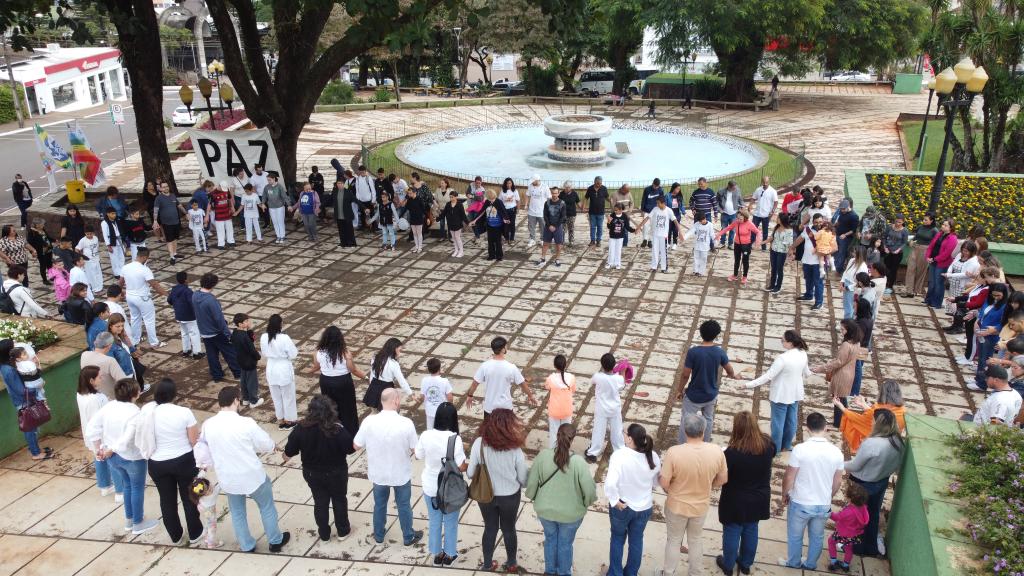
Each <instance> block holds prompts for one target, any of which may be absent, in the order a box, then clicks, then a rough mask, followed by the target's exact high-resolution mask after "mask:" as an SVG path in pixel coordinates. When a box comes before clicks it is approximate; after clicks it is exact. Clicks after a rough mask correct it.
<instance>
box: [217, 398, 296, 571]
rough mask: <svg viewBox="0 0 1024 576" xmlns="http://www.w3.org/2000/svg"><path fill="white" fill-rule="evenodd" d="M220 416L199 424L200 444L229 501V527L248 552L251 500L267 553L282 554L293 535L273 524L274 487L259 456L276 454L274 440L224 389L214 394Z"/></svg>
mask: <svg viewBox="0 0 1024 576" xmlns="http://www.w3.org/2000/svg"><path fill="white" fill-rule="evenodd" d="M217 404H218V405H219V406H220V412H218V413H217V414H215V415H214V416H212V417H211V418H209V419H208V420H207V421H206V422H204V423H203V431H202V433H201V434H200V437H199V441H200V442H205V443H206V444H207V445H208V446H209V447H210V457H211V458H212V459H213V466H214V469H215V470H216V471H217V479H218V480H219V481H220V489H221V492H223V493H224V494H226V495H227V497H228V507H229V508H230V509H231V525H232V526H233V527H234V529H235V538H237V540H238V547H239V548H241V550H242V552H252V551H253V550H254V549H255V548H256V539H255V538H253V536H252V533H251V532H249V521H248V518H247V517H246V510H245V499H246V498H252V499H253V501H254V502H256V506H257V507H258V508H259V510H260V519H261V520H262V521H263V532H264V534H266V536H267V542H269V543H270V551H271V552H280V551H281V548H283V547H284V545H285V544H287V543H288V541H289V540H291V534H289V533H288V532H284V533H282V532H281V529H280V527H279V526H278V524H277V507H276V506H275V505H274V488H273V484H271V483H270V477H269V476H267V473H266V471H265V470H264V469H263V462H261V461H260V458H259V456H260V454H269V453H271V452H273V451H274V449H275V445H274V440H273V439H271V438H270V435H269V434H267V432H266V431H265V430H263V428H260V426H259V424H257V423H256V421H255V420H253V419H252V418H248V417H245V416H240V415H239V414H238V406H239V392H238V388H237V387H235V386H227V387H224V388H222V389H221V391H220V393H219V394H217Z"/></svg>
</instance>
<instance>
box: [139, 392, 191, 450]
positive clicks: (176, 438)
mask: <svg viewBox="0 0 1024 576" xmlns="http://www.w3.org/2000/svg"><path fill="white" fill-rule="evenodd" d="M196 424H197V422H196V417H195V415H193V414H192V411H191V410H189V409H188V408H185V407H184V406H178V405H176V404H158V405H157V406H156V407H154V408H153V429H154V430H155V431H156V450H155V451H154V452H153V455H152V456H151V457H150V460H170V459H172V458H177V457H178V456H181V455H182V454H188V453H189V452H191V451H192V443H191V442H189V441H188V430H187V428H189V427H190V426H195V425H196Z"/></svg>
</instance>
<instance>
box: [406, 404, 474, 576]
mask: <svg viewBox="0 0 1024 576" xmlns="http://www.w3.org/2000/svg"><path fill="white" fill-rule="evenodd" d="M453 436H454V437H455V445H454V450H453V454H452V458H453V461H454V462H455V465H456V466H458V467H459V469H460V470H462V471H465V470H466V467H467V466H468V465H469V462H467V461H466V452H465V448H464V447H463V445H462V437H461V436H459V414H458V412H457V411H456V409H455V405H454V404H452V403H451V402H442V403H441V404H439V405H438V406H437V412H436V413H435V414H434V429H433V430H425V431H424V432H423V434H420V439H419V442H417V443H416V458H417V459H419V460H423V475H422V476H421V477H420V479H421V481H422V482H423V501H424V502H425V503H426V506H427V519H428V521H429V526H428V528H427V550H429V551H430V553H431V554H433V555H434V565H435V566H441V565H444V566H451V564H452V562H454V561H455V559H456V558H458V557H459V552H458V549H457V548H456V546H457V545H458V543H459V513H460V512H461V511H462V510H461V509H460V510H454V511H452V512H444V511H443V510H439V509H437V508H436V507H435V506H436V498H437V475H438V474H439V473H440V472H441V463H442V460H443V459H444V458H446V457H447V456H448V443H449V441H450V440H451V438H452V437H453Z"/></svg>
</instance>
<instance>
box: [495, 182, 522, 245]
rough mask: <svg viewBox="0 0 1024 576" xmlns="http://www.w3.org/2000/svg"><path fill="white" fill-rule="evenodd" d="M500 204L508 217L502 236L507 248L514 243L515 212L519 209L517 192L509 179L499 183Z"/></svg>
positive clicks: (513, 183)
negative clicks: (503, 206)
mask: <svg viewBox="0 0 1024 576" xmlns="http://www.w3.org/2000/svg"><path fill="white" fill-rule="evenodd" d="M500 200H501V203H502V204H504V205H505V214H506V215H507V216H508V223H507V224H505V230H504V231H503V232H504V234H503V235H504V236H505V240H506V241H507V242H508V245H509V246H514V245H515V243H516V211H517V210H518V209H519V201H520V200H521V198H520V197H519V190H517V189H516V183H515V182H513V181H512V179H511V178H505V180H504V181H503V182H502V183H501V197H500Z"/></svg>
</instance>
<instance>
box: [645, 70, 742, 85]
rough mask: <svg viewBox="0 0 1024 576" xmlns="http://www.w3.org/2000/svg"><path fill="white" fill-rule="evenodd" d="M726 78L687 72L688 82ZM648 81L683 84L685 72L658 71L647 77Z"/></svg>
mask: <svg viewBox="0 0 1024 576" xmlns="http://www.w3.org/2000/svg"><path fill="white" fill-rule="evenodd" d="M703 79H709V80H724V78H722V77H721V76H713V75H711V74H693V73H690V72H687V73H686V83H687V84H690V83H693V82H695V81H697V80H703ZM647 81H648V82H654V83H655V84H682V83H683V74H682V73H681V72H658V73H657V74H652V75H651V76H650V77H648V78H647Z"/></svg>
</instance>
